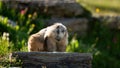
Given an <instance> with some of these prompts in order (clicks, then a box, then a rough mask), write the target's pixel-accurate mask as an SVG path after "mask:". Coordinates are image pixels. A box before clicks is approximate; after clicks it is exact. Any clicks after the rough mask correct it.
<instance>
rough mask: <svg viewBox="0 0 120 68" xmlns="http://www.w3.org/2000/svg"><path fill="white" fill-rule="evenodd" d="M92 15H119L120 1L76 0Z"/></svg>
mask: <svg viewBox="0 0 120 68" xmlns="http://www.w3.org/2000/svg"><path fill="white" fill-rule="evenodd" d="M77 1H78V2H79V3H80V4H82V5H83V6H84V7H85V8H87V9H88V10H90V11H91V12H92V13H93V14H94V15H98V14H99V15H120V9H118V8H120V5H119V3H120V0H89V1H88V0H77Z"/></svg>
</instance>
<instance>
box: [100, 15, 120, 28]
mask: <svg viewBox="0 0 120 68" xmlns="http://www.w3.org/2000/svg"><path fill="white" fill-rule="evenodd" d="M98 19H99V20H100V21H101V25H102V26H107V27H108V28H110V29H115V30H119V29H120V17H119V16H101V17H98Z"/></svg>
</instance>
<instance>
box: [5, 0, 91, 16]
mask: <svg viewBox="0 0 120 68" xmlns="http://www.w3.org/2000/svg"><path fill="white" fill-rule="evenodd" d="M8 2H9V3H8ZM5 3H6V4H7V5H8V6H10V7H11V8H17V9H24V8H28V9H30V10H35V11H36V10H37V11H38V12H40V13H41V14H45V15H48V16H50V17H89V16H91V13H90V12H89V11H88V10H86V9H85V8H83V7H82V6H81V5H80V4H79V3H77V2H76V0H32V1H31V0H14V1H11V0H7V1H5Z"/></svg>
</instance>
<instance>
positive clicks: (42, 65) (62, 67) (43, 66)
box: [10, 52, 92, 68]
mask: <svg viewBox="0 0 120 68" xmlns="http://www.w3.org/2000/svg"><path fill="white" fill-rule="evenodd" d="M73 58H74V59H73ZM13 59H16V60H21V61H22V63H23V64H22V65H21V66H22V67H23V68H91V66H92V54H90V53H68V52H14V53H11V55H10V60H13Z"/></svg>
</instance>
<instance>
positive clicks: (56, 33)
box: [46, 23, 67, 41]
mask: <svg viewBox="0 0 120 68" xmlns="http://www.w3.org/2000/svg"><path fill="white" fill-rule="evenodd" d="M46 34H47V35H48V37H52V38H54V39H55V40H57V41H60V40H61V39H63V38H64V37H66V36H67V28H66V27H65V26H64V25H63V24H61V23H55V24H53V25H52V26H49V27H48V28H47V31H46Z"/></svg>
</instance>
